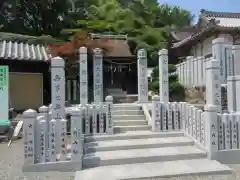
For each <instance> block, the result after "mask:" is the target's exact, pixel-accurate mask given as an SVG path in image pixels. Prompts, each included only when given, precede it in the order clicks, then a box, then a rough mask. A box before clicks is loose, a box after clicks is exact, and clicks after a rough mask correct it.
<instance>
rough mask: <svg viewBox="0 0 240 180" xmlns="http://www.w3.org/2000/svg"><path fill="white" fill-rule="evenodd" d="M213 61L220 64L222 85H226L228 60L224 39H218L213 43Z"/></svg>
mask: <svg viewBox="0 0 240 180" xmlns="http://www.w3.org/2000/svg"><path fill="white" fill-rule="evenodd" d="M212 56H213V59H215V60H218V61H219V62H220V83H221V84H226V63H225V62H226V60H225V44H224V38H217V39H214V40H213V41H212Z"/></svg>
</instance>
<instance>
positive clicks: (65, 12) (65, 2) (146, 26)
mask: <svg viewBox="0 0 240 180" xmlns="http://www.w3.org/2000/svg"><path fill="white" fill-rule="evenodd" d="M0 10H1V12H0V25H1V24H2V25H3V28H2V29H1V31H5V32H14V33H19V34H28V35H33V36H41V35H51V36H53V37H56V38H60V39H65V40H67V39H69V38H68V37H69V35H71V34H73V33H75V32H79V31H82V30H84V31H88V32H95V33H106V32H109V33H111V34H112V33H116V34H127V35H128V43H129V45H130V48H131V51H132V53H134V54H135V53H136V51H137V50H138V49H140V48H145V49H146V50H147V52H148V59H149V64H150V65H151V64H153V65H155V64H156V63H157V57H158V55H157V52H158V50H159V49H160V48H169V46H170V45H171V43H172V37H171V32H172V31H177V30H178V29H179V28H180V27H182V26H187V25H189V24H191V22H192V20H193V16H192V14H191V13H190V12H189V11H187V10H185V9H181V8H180V7H177V6H170V5H168V4H159V3H158V1H157V0H130V1H129V0H87V1H86V0H34V1H29V0H17V1H16V0H8V1H7V0H2V1H1V3H0Z"/></svg>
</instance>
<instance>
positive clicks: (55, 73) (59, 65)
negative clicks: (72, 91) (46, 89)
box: [50, 57, 66, 153]
mask: <svg viewBox="0 0 240 180" xmlns="http://www.w3.org/2000/svg"><path fill="white" fill-rule="evenodd" d="M64 68H65V62H64V60H63V59H62V58H60V57H54V58H52V59H51V85H52V87H51V92H52V119H55V120H56V134H55V136H56V152H57V153H59V152H60V140H61V126H60V124H61V123H60V120H61V119H65V118H66V112H65V83H66V82H65V69H64ZM50 128H51V127H50Z"/></svg>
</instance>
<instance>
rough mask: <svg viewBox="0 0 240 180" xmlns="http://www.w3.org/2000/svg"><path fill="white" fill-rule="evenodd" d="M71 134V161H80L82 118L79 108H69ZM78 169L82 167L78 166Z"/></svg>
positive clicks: (81, 154) (81, 151)
mask: <svg viewBox="0 0 240 180" xmlns="http://www.w3.org/2000/svg"><path fill="white" fill-rule="evenodd" d="M71 115H72V117H71V135H72V140H71V141H72V149H71V161H74V162H76V161H78V162H81V160H82V156H83V146H82V145H83V144H82V139H83V137H82V133H83V131H82V130H83V128H82V127H83V126H82V122H83V118H82V114H81V111H80V109H79V108H73V109H71ZM79 168H80V169H81V168H82V167H79Z"/></svg>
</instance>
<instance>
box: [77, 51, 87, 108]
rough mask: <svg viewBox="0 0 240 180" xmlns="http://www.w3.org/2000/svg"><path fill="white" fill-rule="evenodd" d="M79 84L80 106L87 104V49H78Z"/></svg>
mask: <svg viewBox="0 0 240 180" xmlns="http://www.w3.org/2000/svg"><path fill="white" fill-rule="evenodd" d="M79 84H80V104H83V105H85V104H87V103H88V62H87V48H86V47H81V48H80V49H79Z"/></svg>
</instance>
